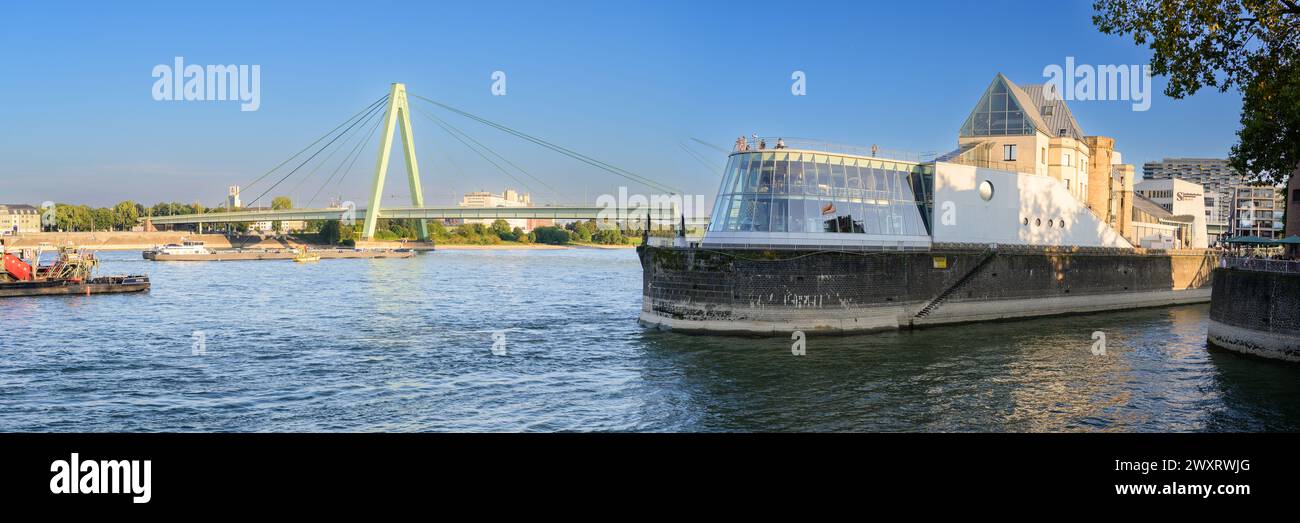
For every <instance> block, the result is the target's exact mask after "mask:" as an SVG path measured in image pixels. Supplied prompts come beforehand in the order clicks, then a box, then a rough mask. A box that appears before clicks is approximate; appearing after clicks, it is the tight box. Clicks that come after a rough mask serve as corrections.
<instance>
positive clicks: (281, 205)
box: [271, 196, 293, 211]
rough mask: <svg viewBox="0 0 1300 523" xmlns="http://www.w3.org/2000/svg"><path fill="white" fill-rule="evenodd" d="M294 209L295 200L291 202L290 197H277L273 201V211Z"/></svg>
mask: <svg viewBox="0 0 1300 523" xmlns="http://www.w3.org/2000/svg"><path fill="white" fill-rule="evenodd" d="M292 208H293V200H290V199H289V197H288V196H276V197H275V198H272V199H271V209H274V210H277V211H279V210H282V209H292Z"/></svg>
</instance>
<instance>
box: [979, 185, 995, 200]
mask: <svg viewBox="0 0 1300 523" xmlns="http://www.w3.org/2000/svg"><path fill="white" fill-rule="evenodd" d="M980 198H983V199H984V201H986V202H987V201H989V200H992V199H993V182H990V181H988V180H984V181H983V182H980Z"/></svg>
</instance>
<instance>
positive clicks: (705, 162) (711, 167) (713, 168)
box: [677, 142, 722, 174]
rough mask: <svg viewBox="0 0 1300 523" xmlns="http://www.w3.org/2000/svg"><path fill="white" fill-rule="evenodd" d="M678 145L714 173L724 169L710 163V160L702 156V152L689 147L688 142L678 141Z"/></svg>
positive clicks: (719, 172)
mask: <svg viewBox="0 0 1300 523" xmlns="http://www.w3.org/2000/svg"><path fill="white" fill-rule="evenodd" d="M677 145H678V146H680V147H681V148H682V150H683V151H686V154H688V155H690V157H691V158H694V159H695V161H697V162H700V165H703V166H704V168H705V169H708V170H709V172H711V173H713V174H721V173H722V169H719V168H718V167H717V166H715V165H712V164H710V163H709V161H708V160H705V159H704V157H703V156H700V153H697V152H695V151H693V150H691V148H690V147H687V146H686V142H677Z"/></svg>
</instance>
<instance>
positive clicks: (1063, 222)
mask: <svg viewBox="0 0 1300 523" xmlns="http://www.w3.org/2000/svg"><path fill="white" fill-rule="evenodd" d="M1061 228H1062V229H1064V228H1065V220H1061Z"/></svg>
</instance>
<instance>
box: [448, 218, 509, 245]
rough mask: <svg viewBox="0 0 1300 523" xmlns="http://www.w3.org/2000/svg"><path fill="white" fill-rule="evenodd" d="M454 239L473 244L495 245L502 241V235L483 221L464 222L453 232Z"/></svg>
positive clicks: (458, 241)
mask: <svg viewBox="0 0 1300 523" xmlns="http://www.w3.org/2000/svg"><path fill="white" fill-rule="evenodd" d="M452 241H453V242H455V243H467V244H471V245H493V244H497V243H501V237H500V236H497V234H496V233H495V232H493V231H492V229H490V228H488V227H485V226H484V225H483V224H481V223H463V224H460V225H459V226H457V227H456V229H455V231H454V232H453V234H452Z"/></svg>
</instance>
